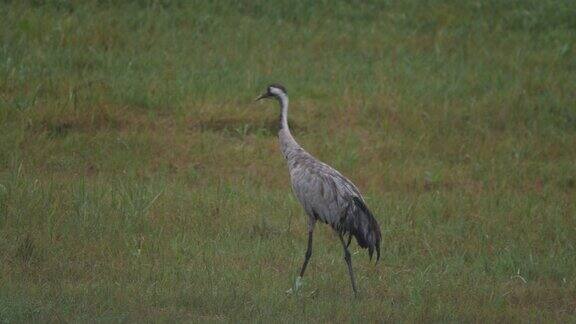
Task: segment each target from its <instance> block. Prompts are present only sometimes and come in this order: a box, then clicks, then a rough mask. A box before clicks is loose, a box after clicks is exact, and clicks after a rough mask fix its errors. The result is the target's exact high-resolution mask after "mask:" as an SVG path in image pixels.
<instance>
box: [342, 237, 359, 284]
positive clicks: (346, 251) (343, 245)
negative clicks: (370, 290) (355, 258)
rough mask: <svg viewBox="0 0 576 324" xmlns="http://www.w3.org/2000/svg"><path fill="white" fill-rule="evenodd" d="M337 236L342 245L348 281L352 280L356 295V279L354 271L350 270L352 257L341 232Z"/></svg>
mask: <svg viewBox="0 0 576 324" xmlns="http://www.w3.org/2000/svg"><path fill="white" fill-rule="evenodd" d="M338 237H339V238H340V242H342V247H343V248H344V260H346V264H347V265H348V274H349V275H350V281H352V290H354V295H357V294H358V291H357V290H356V280H354V271H353V270H352V257H351V256H350V251H348V246H347V245H346V243H345V242H344V237H342V233H338Z"/></svg>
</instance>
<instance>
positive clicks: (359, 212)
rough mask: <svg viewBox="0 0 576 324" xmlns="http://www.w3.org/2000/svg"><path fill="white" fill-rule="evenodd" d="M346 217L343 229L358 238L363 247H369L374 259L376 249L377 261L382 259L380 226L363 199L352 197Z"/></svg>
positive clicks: (343, 221)
mask: <svg viewBox="0 0 576 324" xmlns="http://www.w3.org/2000/svg"><path fill="white" fill-rule="evenodd" d="M346 214H347V215H346V217H344V219H343V220H342V227H341V230H342V232H343V233H348V234H349V235H351V236H354V237H355V238H356V242H358V245H360V247H362V248H368V255H369V256H370V260H372V254H373V253H374V249H376V262H378V260H380V240H381V238H382V234H381V233H380V226H379V225H378V222H377V221H376V219H375V218H374V215H372V213H371V212H370V210H369V209H368V207H366V204H364V202H363V201H362V199H360V198H358V197H353V198H352V204H350V206H349V208H348V211H347V213H346Z"/></svg>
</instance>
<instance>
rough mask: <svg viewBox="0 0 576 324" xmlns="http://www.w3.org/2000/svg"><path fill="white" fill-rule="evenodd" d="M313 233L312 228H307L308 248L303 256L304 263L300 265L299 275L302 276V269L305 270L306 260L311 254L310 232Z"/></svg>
mask: <svg viewBox="0 0 576 324" xmlns="http://www.w3.org/2000/svg"><path fill="white" fill-rule="evenodd" d="M313 233H314V229H308V248H307V249H306V255H305V256H304V264H303V265H302V270H300V277H303V276H304V271H306V266H307V265H308V261H309V260H310V257H311V256H312V234H313Z"/></svg>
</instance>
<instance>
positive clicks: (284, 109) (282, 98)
mask: <svg viewBox="0 0 576 324" xmlns="http://www.w3.org/2000/svg"><path fill="white" fill-rule="evenodd" d="M278 101H279V102H280V130H279V131H278V138H279V140H280V148H281V150H282V154H283V155H284V157H285V158H288V156H289V155H290V154H289V153H290V152H291V151H293V150H295V149H298V148H300V145H299V144H298V143H297V142H296V140H295V139H294V137H293V136H292V133H290V127H288V96H286V95H285V94H281V95H279V96H278Z"/></svg>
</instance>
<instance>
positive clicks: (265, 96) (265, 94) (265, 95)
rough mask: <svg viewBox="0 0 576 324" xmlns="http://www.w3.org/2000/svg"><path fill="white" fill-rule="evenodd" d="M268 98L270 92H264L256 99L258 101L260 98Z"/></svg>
mask: <svg viewBox="0 0 576 324" xmlns="http://www.w3.org/2000/svg"><path fill="white" fill-rule="evenodd" d="M266 98H268V94H267V93H264V94H262V95H261V96H259V97H258V98H256V99H255V100H254V101H258V100H260V99H266Z"/></svg>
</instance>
